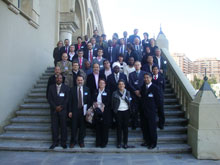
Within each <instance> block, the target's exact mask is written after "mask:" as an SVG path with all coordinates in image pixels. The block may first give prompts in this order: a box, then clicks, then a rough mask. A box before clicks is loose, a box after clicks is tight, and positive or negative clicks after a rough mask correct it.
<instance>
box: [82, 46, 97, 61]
mask: <svg viewBox="0 0 220 165" xmlns="http://www.w3.org/2000/svg"><path fill="white" fill-rule="evenodd" d="M95 57H97V49H96V50H95V49H93V48H92V43H91V42H89V43H88V44H87V49H86V51H85V53H84V58H85V59H86V60H88V61H89V62H90V63H91V64H92V62H93V59H94V58H95Z"/></svg>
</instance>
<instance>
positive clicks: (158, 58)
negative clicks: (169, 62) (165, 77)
mask: <svg viewBox="0 0 220 165" xmlns="http://www.w3.org/2000/svg"><path fill="white" fill-rule="evenodd" d="M164 62H165V61H164V58H163V57H162V56H161V51H160V48H156V49H155V57H154V63H155V64H157V65H158V67H159V68H158V69H159V71H160V73H162V74H163V73H164V69H165V63H164Z"/></svg>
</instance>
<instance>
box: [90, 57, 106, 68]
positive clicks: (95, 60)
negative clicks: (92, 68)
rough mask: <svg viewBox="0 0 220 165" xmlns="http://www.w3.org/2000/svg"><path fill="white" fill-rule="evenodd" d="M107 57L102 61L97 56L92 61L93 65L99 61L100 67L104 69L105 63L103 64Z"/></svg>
mask: <svg viewBox="0 0 220 165" xmlns="http://www.w3.org/2000/svg"><path fill="white" fill-rule="evenodd" d="M104 60H105V58H102V59H101V60H100V61H99V60H98V59H97V57H96V58H94V59H93V61H92V65H93V64H95V63H97V64H99V67H100V70H103V69H104V65H103V62H104Z"/></svg>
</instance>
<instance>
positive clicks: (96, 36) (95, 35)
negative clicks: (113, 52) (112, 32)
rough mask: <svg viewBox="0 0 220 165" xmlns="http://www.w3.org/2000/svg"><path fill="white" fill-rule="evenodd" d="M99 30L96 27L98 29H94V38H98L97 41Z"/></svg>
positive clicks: (97, 40)
mask: <svg viewBox="0 0 220 165" xmlns="http://www.w3.org/2000/svg"><path fill="white" fill-rule="evenodd" d="M98 33H99V32H98V30H97V29H96V30H94V31H93V36H92V37H93V38H95V39H96V42H97V43H98V42H99V35H98Z"/></svg>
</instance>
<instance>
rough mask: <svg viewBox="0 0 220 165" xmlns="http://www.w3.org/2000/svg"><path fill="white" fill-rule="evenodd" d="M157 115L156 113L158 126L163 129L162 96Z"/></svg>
mask: <svg viewBox="0 0 220 165" xmlns="http://www.w3.org/2000/svg"><path fill="white" fill-rule="evenodd" d="M157 113H158V118H159V122H158V126H160V127H164V124H165V115H164V98H163V96H162V97H161V106H160V108H158V111H157Z"/></svg>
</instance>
